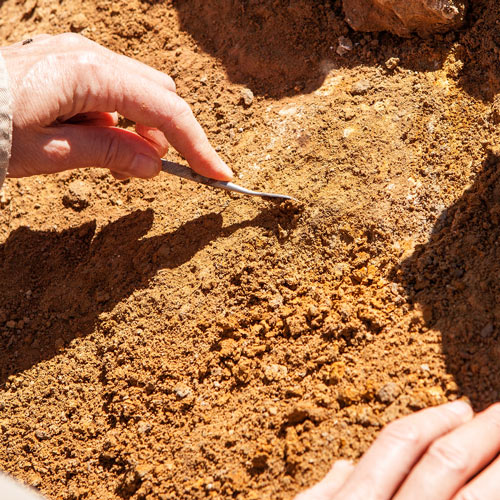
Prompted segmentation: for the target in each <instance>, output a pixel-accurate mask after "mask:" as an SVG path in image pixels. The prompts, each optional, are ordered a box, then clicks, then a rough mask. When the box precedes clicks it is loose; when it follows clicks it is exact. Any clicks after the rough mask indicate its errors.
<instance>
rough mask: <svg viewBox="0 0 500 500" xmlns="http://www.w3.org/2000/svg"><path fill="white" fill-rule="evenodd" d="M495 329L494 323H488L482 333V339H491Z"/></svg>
mask: <svg viewBox="0 0 500 500" xmlns="http://www.w3.org/2000/svg"><path fill="white" fill-rule="evenodd" d="M493 330H494V327H493V323H488V324H487V325H486V326H485V327H484V328H483V329H482V330H481V332H480V335H481V337H483V339H485V338H486V337H489V336H490V335H491V334H492V333H493Z"/></svg>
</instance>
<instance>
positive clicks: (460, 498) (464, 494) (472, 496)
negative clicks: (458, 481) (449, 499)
mask: <svg viewBox="0 0 500 500" xmlns="http://www.w3.org/2000/svg"><path fill="white" fill-rule="evenodd" d="M481 498H483V495H482V494H480V493H479V492H476V491H474V490H473V489H472V488H467V489H464V490H461V491H459V492H458V494H457V495H456V496H455V497H453V500H481Z"/></svg>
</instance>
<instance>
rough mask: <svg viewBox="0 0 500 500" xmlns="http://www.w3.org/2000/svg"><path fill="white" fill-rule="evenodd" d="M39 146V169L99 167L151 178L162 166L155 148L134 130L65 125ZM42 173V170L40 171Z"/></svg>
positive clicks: (55, 169) (47, 170)
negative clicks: (40, 150)
mask: <svg viewBox="0 0 500 500" xmlns="http://www.w3.org/2000/svg"><path fill="white" fill-rule="evenodd" d="M50 134H51V135H50V136H49V140H48V141H47V143H46V144H44V145H43V146H42V148H40V149H42V150H43V151H44V153H45V155H44V158H43V159H39V162H41V163H42V164H40V169H43V170H44V171H45V172H59V171H64V170H70V169H75V168H84V167H91V166H92V167H102V168H108V169H110V170H111V171H112V172H114V174H115V176H118V177H120V178H122V179H123V178H126V177H141V178H150V177H154V176H155V175H157V174H158V173H159V171H160V169H161V161H160V157H159V155H158V153H157V152H156V150H155V148H154V147H153V146H152V145H151V144H150V143H149V142H148V141H146V140H145V139H143V138H142V137H140V136H139V135H137V134H134V133H133V132H130V131H128V130H123V129H119V128H113V127H87V126H79V125H65V126H61V127H54V128H53V129H52V131H51V132H50ZM41 173H42V172H41Z"/></svg>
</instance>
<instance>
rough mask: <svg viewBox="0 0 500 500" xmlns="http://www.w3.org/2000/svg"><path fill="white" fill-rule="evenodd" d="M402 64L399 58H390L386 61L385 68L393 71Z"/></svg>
mask: <svg viewBox="0 0 500 500" xmlns="http://www.w3.org/2000/svg"><path fill="white" fill-rule="evenodd" d="M399 63H400V59H399V57H389V59H387V61H385V67H386V68H387V69H388V70H390V71H392V70H393V69H396V68H397V67H398V65H399Z"/></svg>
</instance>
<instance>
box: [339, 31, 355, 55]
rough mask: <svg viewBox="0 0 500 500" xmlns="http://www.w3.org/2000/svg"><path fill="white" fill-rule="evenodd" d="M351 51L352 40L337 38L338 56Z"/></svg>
mask: <svg viewBox="0 0 500 500" xmlns="http://www.w3.org/2000/svg"><path fill="white" fill-rule="evenodd" d="M351 50H352V40H351V39H350V38H346V37H345V36H341V37H339V45H338V47H337V51H336V52H337V54H338V55H339V56H344V55H346V54H347V53H348V52H350V51H351Z"/></svg>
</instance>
